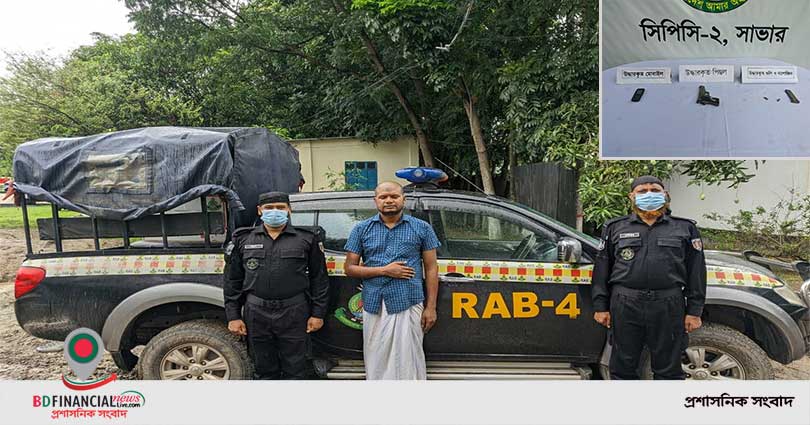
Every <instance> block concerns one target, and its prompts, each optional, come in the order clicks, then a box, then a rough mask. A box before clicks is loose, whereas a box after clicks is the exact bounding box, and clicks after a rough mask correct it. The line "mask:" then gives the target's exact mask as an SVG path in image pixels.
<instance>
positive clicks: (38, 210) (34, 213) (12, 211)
mask: <svg viewBox="0 0 810 425" xmlns="http://www.w3.org/2000/svg"><path fill="white" fill-rule="evenodd" d="M78 216H81V214H79V213H77V212H74V211H67V210H60V211H59V217H78ZM39 218H51V206H50V205H31V206H29V207H28V222H29V223H30V224H31V229H32V231H36V229H37V219H39ZM22 228H23V217H22V208H21V207H0V229H22Z"/></svg>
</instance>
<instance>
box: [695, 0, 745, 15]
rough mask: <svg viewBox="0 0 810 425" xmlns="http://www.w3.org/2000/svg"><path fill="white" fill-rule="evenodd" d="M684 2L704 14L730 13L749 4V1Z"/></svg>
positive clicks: (703, 0) (712, 0)
mask: <svg viewBox="0 0 810 425" xmlns="http://www.w3.org/2000/svg"><path fill="white" fill-rule="evenodd" d="M683 1H684V2H686V4H688V5H689V6H692V7H694V8H695V9H697V10H702V11H704V12H709V13H723V12H730V11H732V10H734V9H736V8H738V7H740V6H742V5H744V4H745V3H747V2H748V0H683Z"/></svg>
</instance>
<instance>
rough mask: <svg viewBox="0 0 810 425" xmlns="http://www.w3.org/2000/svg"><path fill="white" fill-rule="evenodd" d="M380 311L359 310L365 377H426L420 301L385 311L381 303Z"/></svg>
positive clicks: (405, 378) (371, 378) (422, 378)
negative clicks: (402, 308)
mask: <svg viewBox="0 0 810 425" xmlns="http://www.w3.org/2000/svg"><path fill="white" fill-rule="evenodd" d="M381 304H382V310H381V311H380V314H372V313H369V312H367V311H365V310H363V361H364V363H365V366H366V379H368V380H378V379H399V380H424V379H427V371H426V368H425V351H424V350H423V349H422V339H423V338H424V332H422V311H423V310H424V306H423V305H422V303H417V304H414V305H412V306H411V307H410V308H408V309H407V310H404V311H401V312H399V313H395V314H388V312H387V311H386V310H385V303H384V302H383V303H381Z"/></svg>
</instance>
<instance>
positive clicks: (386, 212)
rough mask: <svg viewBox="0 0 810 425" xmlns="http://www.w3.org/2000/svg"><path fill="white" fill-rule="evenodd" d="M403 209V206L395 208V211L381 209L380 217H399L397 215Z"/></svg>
mask: <svg viewBox="0 0 810 425" xmlns="http://www.w3.org/2000/svg"><path fill="white" fill-rule="evenodd" d="M403 209H405V207H404V206H403V207H402V208H397V209H396V211H392V210H386V209H383V210H381V211H380V214H382V215H384V216H386V217H393V216H396V215H399V213H401V212H402V210H403Z"/></svg>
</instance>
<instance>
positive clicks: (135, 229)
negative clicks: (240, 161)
mask: <svg viewBox="0 0 810 425" xmlns="http://www.w3.org/2000/svg"><path fill="white" fill-rule="evenodd" d="M212 198H216V199H219V202H220V205H221V211H210V212H209V210H208V197H207V196H201V197H200V198H199V199H200V212H193V213H170V214H166V212H165V211H161V212H160V213H158V214H154V215H150V216H146V217H142V218H138V219H135V220H111V219H100V218H98V217H96V216H89V217H60V216H59V207H57V205H56V204H53V203H51V204H50V205H51V218H40V219H37V228H38V233H39V235H38V236H39V239H40V240H43V241H50V240H52V241H53V242H54V246H55V248H56V252H58V253H61V252H63V251H64V249H63V241H65V240H70V239H93V247H94V249H95V250H96V251H104V250H120V249H122V248H107V249H104V248H102V247H101V239H105V238H118V237H120V238H122V240H123V249H125V250H126V249H131V248H133V247H132V244H131V239H133V238H147V237H158V236H159V237H160V238H161V242H162V248H163V249H168V248H169V242H170V241H169V237H175V236H190V235H200V233H202V239H203V245H204V247H205V248H211V247H212V242H211V235H218V234H224V235H225V240H229V239H230V234H231V231H230V228H229V226H228V224H227V211H228V203H227V200H225V199H224V198H223V197H220V196H217V197H212ZM19 200H20V207H22V216H23V231H24V232H25V248H26V252H27V254H28V255H32V254H33V253H34V250H33V244H32V240H31V236H32V235H31V224H30V220H29V212H28V203H29V201H28V199H27V195H25V194H20V197H19Z"/></svg>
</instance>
